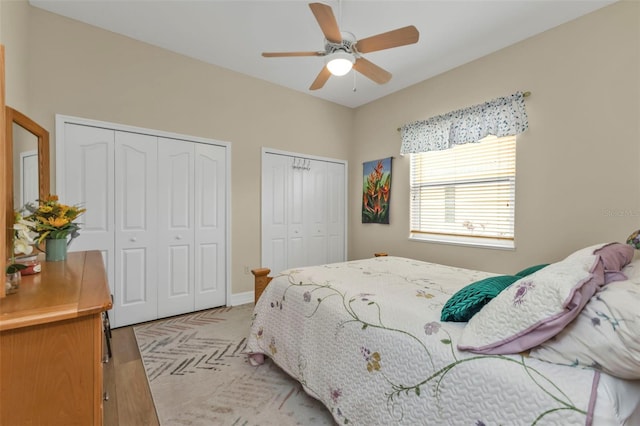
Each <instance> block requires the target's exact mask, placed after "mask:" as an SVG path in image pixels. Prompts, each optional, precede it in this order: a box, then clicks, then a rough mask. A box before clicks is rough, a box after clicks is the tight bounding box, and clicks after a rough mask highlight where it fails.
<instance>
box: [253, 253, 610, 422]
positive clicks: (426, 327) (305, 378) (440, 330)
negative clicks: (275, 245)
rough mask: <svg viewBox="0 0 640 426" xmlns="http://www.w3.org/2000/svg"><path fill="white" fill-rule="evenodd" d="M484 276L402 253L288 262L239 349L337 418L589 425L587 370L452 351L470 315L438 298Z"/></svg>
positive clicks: (591, 382) (518, 357) (266, 294)
mask: <svg viewBox="0 0 640 426" xmlns="http://www.w3.org/2000/svg"><path fill="white" fill-rule="evenodd" d="M491 275H494V274H490V273H486V272H479V271H472V270H466V269H460V268H453V267H448V266H443V265H437V264H431V263H426V262H420V261H416V260H410V259H405V258H398V257H378V258H372V259H366V260H359V261H352V262H346V263H337V264H330V265H323V266H317V267H308V268H302V269H292V270H289V271H285V272H283V273H282V274H280V275H278V276H277V277H274V279H273V281H272V282H271V283H270V284H269V286H268V287H267V289H266V290H265V292H264V293H263V295H262V297H261V298H260V300H259V302H258V304H257V305H256V307H255V311H254V317H253V323H252V327H251V332H250V336H249V338H248V344H247V351H248V352H249V353H252V354H265V355H267V356H269V357H271V358H272V359H273V361H274V362H275V363H276V364H278V365H279V366H280V367H281V368H283V369H284V370H285V371H286V372H287V373H288V374H290V375H291V376H293V377H294V378H296V379H297V380H299V381H300V382H301V383H302V384H303V386H304V388H305V390H306V391H307V392H308V393H309V394H310V395H312V396H314V397H315V398H317V399H319V400H320V401H322V403H324V404H325V405H326V407H327V408H328V409H329V410H330V411H331V413H332V414H333V416H334V418H335V420H336V422H338V423H340V424H347V423H348V424H356V425H395V424H404V425H419V424H427V425H475V426H481V425H499V424H500V425H533V424H536V425H585V424H590V423H591V413H590V411H592V410H590V409H589V402H590V399H591V397H592V393H593V394H594V395H593V397H594V398H595V396H596V395H595V390H594V391H593V392H592V389H595V387H594V380H595V381H596V382H597V379H598V377H599V376H598V375H597V374H594V371H593V370H589V369H581V368H574V367H568V366H560V365H556V364H551V363H546V362H543V361H539V360H536V359H532V358H528V357H525V356H521V355H513V356H511V355H508V356H502V355H489V356H486V355H476V354H472V353H467V352H460V351H458V350H457V349H456V343H457V340H458V338H459V336H460V334H461V331H462V329H463V327H464V325H465V324H466V323H449V322H444V323H442V322H440V311H441V309H442V306H443V305H444V303H445V302H446V301H447V299H448V298H449V297H451V296H452V295H453V294H454V293H455V292H456V291H457V290H458V289H460V288H461V287H463V286H465V285H467V284H469V283H471V282H473V281H477V280H480V279H482V278H486V277H488V276H491ZM259 357H260V356H259V355H258V356H253V358H254V359H256V358H259ZM594 401H595V399H594ZM594 424H595V425H598V424H600V423H598V422H597V421H596V422H594ZM607 424H608V423H607Z"/></svg>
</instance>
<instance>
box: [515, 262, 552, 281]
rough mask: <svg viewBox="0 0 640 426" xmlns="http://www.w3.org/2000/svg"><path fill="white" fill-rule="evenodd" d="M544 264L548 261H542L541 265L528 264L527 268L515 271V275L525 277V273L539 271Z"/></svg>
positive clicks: (546, 264)
mask: <svg viewBox="0 0 640 426" xmlns="http://www.w3.org/2000/svg"><path fill="white" fill-rule="evenodd" d="M545 266H549V264H548V263H544V264H542V265H535V266H529V267H528V268H525V269H523V270H522V271H520V272H518V273H516V275H517V276H519V277H520V278H522V277H526V276H527V275H531V274H533V273H534V272H536V271H539V270H540V269H542V268H544V267H545Z"/></svg>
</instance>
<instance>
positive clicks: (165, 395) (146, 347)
mask: <svg viewBox="0 0 640 426" xmlns="http://www.w3.org/2000/svg"><path fill="white" fill-rule="evenodd" d="M252 312H253V305H252V304H248V305H242V306H236V307H232V308H217V309H211V310H207V311H201V312H197V313H194V314H188V315H183V316H178V317H173V318H169V319H165V320H159V321H154V322H151V323H147V324H143V325H139V326H136V327H134V332H135V335H136V340H137V342H138V347H139V348H140V353H141V354H142V359H143V362H144V366H145V370H146V372H147V378H148V379H149V385H150V387H151V394H152V396H153V401H154V403H155V405H156V410H157V412H158V418H159V419H160V424H161V425H162V426H173V425H202V426H212V425H246V426H250V425H278V426H280V425H282V426H285V425H325V424H326V425H331V424H333V419H332V417H331V415H330V414H329V412H328V411H327V410H326V409H325V408H324V406H323V405H322V404H320V403H319V402H318V401H317V400H315V399H314V398H312V397H310V396H309V395H307V394H306V393H305V392H304V390H303V389H302V387H301V386H300V384H299V383H298V382H297V381H295V380H293V379H291V378H290V377H289V376H288V375H287V374H286V373H284V372H283V371H282V370H281V369H280V368H278V367H277V366H276V365H274V364H273V363H272V362H271V361H270V360H268V361H267V362H266V363H265V364H264V365H261V366H259V367H253V366H251V365H250V364H249V363H248V362H247V359H246V355H245V354H244V353H243V351H244V348H245V342H246V337H247V335H248V333H249V325H250V323H251V314H252Z"/></svg>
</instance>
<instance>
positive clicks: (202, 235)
mask: <svg viewBox="0 0 640 426" xmlns="http://www.w3.org/2000/svg"><path fill="white" fill-rule="evenodd" d="M193 145H194V147H195V182H194V184H195V228H194V232H195V234H194V248H195V267H194V272H195V276H194V279H195V282H194V292H195V294H194V295H195V310H200V309H206V308H212V307H217V306H222V305H224V304H225V303H226V281H227V277H226V251H227V250H226V241H227V240H226V239H227V235H226V223H227V217H226V214H227V213H226V200H227V193H226V180H227V169H226V148H225V147H223V146H219V145H209V144H202V143H195V144H193Z"/></svg>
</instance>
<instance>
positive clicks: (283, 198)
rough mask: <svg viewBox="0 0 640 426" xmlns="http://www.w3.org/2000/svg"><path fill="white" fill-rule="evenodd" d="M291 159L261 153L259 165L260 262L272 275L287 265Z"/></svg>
mask: <svg viewBox="0 0 640 426" xmlns="http://www.w3.org/2000/svg"><path fill="white" fill-rule="evenodd" d="M291 165H292V161H291V158H290V157H288V156H283V155H276V154H265V155H264V156H263V164H262V208H261V210H262V260H261V263H260V264H261V265H262V266H264V267H266V268H269V269H271V271H272V272H273V273H274V274H276V273H278V272H280V271H282V270H284V269H287V267H288V266H287V265H288V242H287V241H288V239H289V235H288V216H289V211H288V209H289V207H288V200H289V195H288V188H289V174H290V173H291V170H292V168H291Z"/></svg>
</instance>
